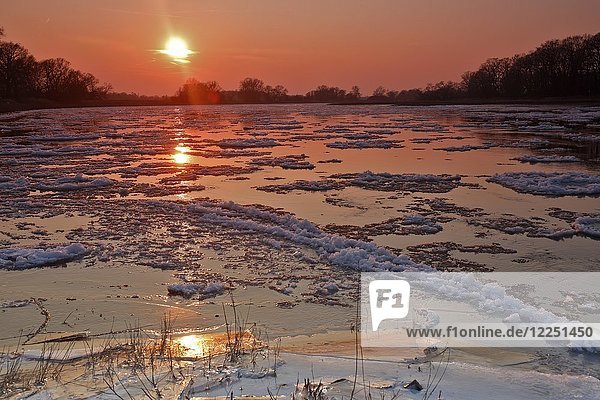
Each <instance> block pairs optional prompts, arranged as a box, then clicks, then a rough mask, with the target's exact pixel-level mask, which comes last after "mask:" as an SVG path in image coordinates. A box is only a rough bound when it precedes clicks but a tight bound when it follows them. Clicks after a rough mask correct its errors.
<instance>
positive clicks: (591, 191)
mask: <svg viewBox="0 0 600 400" xmlns="http://www.w3.org/2000/svg"><path fill="white" fill-rule="evenodd" d="M488 181H489V182H493V183H497V184H500V185H502V186H506V187H508V188H510V189H513V190H515V191H517V192H521V193H530V194H537V195H545V196H597V195H600V175H590V174H586V173H583V172H507V173H503V174H496V175H494V176H492V177H491V178H489V179H488Z"/></svg>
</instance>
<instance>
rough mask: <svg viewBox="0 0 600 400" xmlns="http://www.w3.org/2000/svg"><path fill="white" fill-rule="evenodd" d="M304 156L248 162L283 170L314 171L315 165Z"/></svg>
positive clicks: (268, 158)
mask: <svg viewBox="0 0 600 400" xmlns="http://www.w3.org/2000/svg"><path fill="white" fill-rule="evenodd" d="M307 158H308V156H307V155H306V154H291V155H288V156H281V157H262V158H255V159H253V160H252V161H250V163H251V164H254V165H261V166H271V167H281V168H283V169H314V168H315V165H314V164H312V163H310V162H308V161H306V159H307Z"/></svg>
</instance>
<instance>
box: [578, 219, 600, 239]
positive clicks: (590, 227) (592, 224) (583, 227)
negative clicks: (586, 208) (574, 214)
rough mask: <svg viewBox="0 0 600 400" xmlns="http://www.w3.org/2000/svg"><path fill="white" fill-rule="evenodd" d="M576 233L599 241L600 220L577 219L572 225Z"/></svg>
mask: <svg viewBox="0 0 600 400" xmlns="http://www.w3.org/2000/svg"><path fill="white" fill-rule="evenodd" d="M573 229H575V230H576V231H577V232H578V233H580V234H582V235H585V236H590V237H593V238H599V239H600V218H592V217H579V218H577V219H576V220H575V222H574V223H573Z"/></svg>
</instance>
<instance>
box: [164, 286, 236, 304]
mask: <svg viewBox="0 0 600 400" xmlns="http://www.w3.org/2000/svg"><path fill="white" fill-rule="evenodd" d="M167 291H168V292H169V296H181V297H185V298H186V299H189V298H191V297H193V296H196V295H198V296H199V297H200V299H201V300H203V299H208V298H211V297H216V296H218V295H220V294H223V293H224V292H225V285H224V284H223V283H221V282H210V283H202V282H193V283H192V282H186V283H176V284H173V285H169V286H168V287H167Z"/></svg>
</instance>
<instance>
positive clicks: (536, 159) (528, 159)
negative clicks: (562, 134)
mask: <svg viewBox="0 0 600 400" xmlns="http://www.w3.org/2000/svg"><path fill="white" fill-rule="evenodd" d="M512 160H517V161H520V162H523V163H529V164H548V163H575V162H579V158H577V157H575V156H522V157H516V158H513V159H512Z"/></svg>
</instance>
